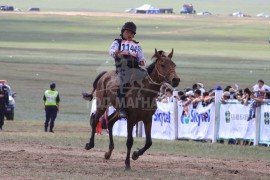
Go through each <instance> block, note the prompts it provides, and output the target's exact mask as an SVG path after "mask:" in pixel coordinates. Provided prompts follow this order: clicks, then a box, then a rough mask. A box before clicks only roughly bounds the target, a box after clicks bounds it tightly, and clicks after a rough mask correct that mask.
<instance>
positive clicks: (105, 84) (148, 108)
mask: <svg viewBox="0 0 270 180" xmlns="http://www.w3.org/2000/svg"><path fill="white" fill-rule="evenodd" d="M172 56H173V49H172V51H171V52H170V53H169V55H168V56H164V55H161V54H159V53H158V51H157V50H156V49H155V54H154V56H153V57H155V58H156V60H155V62H153V63H152V64H151V65H149V66H148V67H147V76H145V77H144V78H143V79H142V81H141V82H140V83H136V81H135V82H134V83H133V85H131V86H130V87H129V88H128V89H127V92H126V99H127V109H128V117H127V141H126V146H127V154H126V160H125V170H130V169H131V167H130V151H131V148H132V145H133V136H132V131H133V127H134V125H136V124H137V123H138V122H139V121H143V123H144V127H145V135H146V141H145V145H144V147H143V148H141V149H138V150H137V151H134V152H133V154H132V159H133V160H137V159H138V158H139V156H141V155H143V153H144V152H145V151H146V150H147V149H149V148H150V146H151V145H152V138H151V127H152V115H153V114H154V113H155V111H156V108H157V107H156V97H157V94H158V92H159V89H160V86H161V85H162V84H163V83H164V82H167V83H169V84H170V85H171V86H172V87H177V86H178V84H179V82H180V78H179V77H178V76H177V74H176V72H175V67H176V65H175V63H174V62H173V61H172ZM142 85H143V86H142ZM118 87H119V78H118V77H117V75H116V72H115V71H113V70H112V71H108V72H102V73H101V74H99V75H98V76H97V78H96V79H95V81H94V83H93V90H92V92H91V94H88V93H85V94H83V97H84V99H87V100H92V98H93V93H94V92H95V91H96V102H97V109H96V114H95V115H92V116H91V118H90V124H91V126H92V132H91V137H90V140H89V143H87V144H86V145H85V149H86V150H89V149H91V148H93V147H94V139H95V132H96V126H97V123H98V120H99V118H100V117H101V116H102V115H103V114H104V112H105V111H106V109H107V107H108V106H109V105H112V106H114V107H118V106H117V97H116V91H117V89H118ZM118 115H119V110H118V109H117V108H116V111H115V112H114V113H113V114H111V115H110V116H109V117H108V119H109V120H108V130H109V139H110V144H109V150H108V152H106V153H105V159H109V158H110V156H111V154H112V151H113V149H114V143H113V134H112V128H113V125H114V123H115V122H116V121H117V120H118V119H119V118H118Z"/></svg>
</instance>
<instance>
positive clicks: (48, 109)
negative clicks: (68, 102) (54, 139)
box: [43, 83, 60, 133]
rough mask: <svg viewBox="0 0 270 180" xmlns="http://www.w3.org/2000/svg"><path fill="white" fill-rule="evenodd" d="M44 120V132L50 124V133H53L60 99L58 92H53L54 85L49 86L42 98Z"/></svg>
mask: <svg viewBox="0 0 270 180" xmlns="http://www.w3.org/2000/svg"><path fill="white" fill-rule="evenodd" d="M43 101H44V106H45V115H46V120H45V123H44V130H45V132H47V131H48V126H49V123H50V132H52V133H53V128H54V121H55V119H56V116H57V112H58V111H59V106H60V97H59V93H58V91H56V90H55V83H51V84H50V90H46V91H45V93H44V96H43Z"/></svg>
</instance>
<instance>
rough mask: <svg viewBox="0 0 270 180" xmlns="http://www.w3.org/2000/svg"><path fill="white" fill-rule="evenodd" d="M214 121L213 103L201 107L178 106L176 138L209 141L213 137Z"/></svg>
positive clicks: (200, 105)
mask: <svg viewBox="0 0 270 180" xmlns="http://www.w3.org/2000/svg"><path fill="white" fill-rule="evenodd" d="M214 119H215V106H214V103H211V104H209V105H208V106H206V107H203V106H202V104H201V103H199V104H198V105H197V107H196V108H193V105H192V104H190V105H188V106H185V107H183V106H181V105H179V106H178V138H186V139H211V138H212V136H213V122H214Z"/></svg>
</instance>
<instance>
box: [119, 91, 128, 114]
mask: <svg viewBox="0 0 270 180" xmlns="http://www.w3.org/2000/svg"><path fill="white" fill-rule="evenodd" d="M118 100H119V118H127V109H126V98H125V94H124V93H120V91H118Z"/></svg>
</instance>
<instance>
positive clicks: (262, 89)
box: [253, 80, 267, 98]
mask: <svg viewBox="0 0 270 180" xmlns="http://www.w3.org/2000/svg"><path fill="white" fill-rule="evenodd" d="M253 92H254V93H256V94H255V96H257V97H260V98H263V97H264V94H265V93H266V92H267V90H266V86H265V85H264V81H263V80H259V81H258V83H257V84H255V85H254V86H253Z"/></svg>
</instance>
